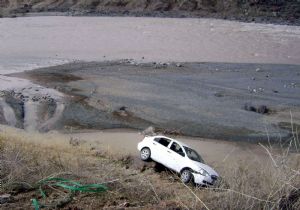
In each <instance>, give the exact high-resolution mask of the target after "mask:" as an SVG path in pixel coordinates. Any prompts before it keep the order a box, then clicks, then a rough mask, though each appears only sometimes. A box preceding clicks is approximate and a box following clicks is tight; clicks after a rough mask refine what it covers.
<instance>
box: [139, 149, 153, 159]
mask: <svg viewBox="0 0 300 210" xmlns="http://www.w3.org/2000/svg"><path fill="white" fill-rule="evenodd" d="M140 157H141V159H142V160H143V161H149V160H150V158H151V151H150V149H149V148H148V147H145V148H143V149H142V150H141V153H140Z"/></svg>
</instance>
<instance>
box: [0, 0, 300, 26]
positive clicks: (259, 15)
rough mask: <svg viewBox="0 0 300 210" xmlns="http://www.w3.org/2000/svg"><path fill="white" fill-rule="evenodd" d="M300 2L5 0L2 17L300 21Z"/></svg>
mask: <svg viewBox="0 0 300 210" xmlns="http://www.w3.org/2000/svg"><path fill="white" fill-rule="evenodd" d="M299 8H300V3H299V1H297V0H292V1H237V0H230V1H228V0H225V1H224V0H222V1H221V0H214V1H201V0H192V1H186V0H178V1H174V0H169V1H165V0H147V1H145V0H142V1H141V0H125V1H124V0H115V1H106V0H102V1H87V0H79V1H67V2H53V1H49V0H46V1H39V0H38V1H15V0H11V1H4V2H2V4H1V8H0V17H2V16H3V17H16V16H28V15H34V14H35V13H37V14H39V13H41V14H43V13H48V14H49V13H50V14H54V15H55V13H60V14H64V15H72V16H125V17H126V16H135V17H137V16H138V17H173V18H183V17H189V18H191V17H192V18H203V17H205V18H219V19H229V20H238V21H244V22H256V23H275V24H291V25H299V24H300V18H299V17H300V11H299Z"/></svg>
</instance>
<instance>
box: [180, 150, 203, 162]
mask: <svg viewBox="0 0 300 210" xmlns="http://www.w3.org/2000/svg"><path fill="white" fill-rule="evenodd" d="M184 150H185V152H186V154H187V156H188V157H189V158H190V159H191V160H193V161H197V162H200V163H204V161H203V159H202V157H201V156H200V155H199V154H198V153H197V152H196V151H195V150H193V149H191V148H188V147H184Z"/></svg>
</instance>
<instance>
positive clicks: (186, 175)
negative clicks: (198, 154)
mask: <svg viewBox="0 0 300 210" xmlns="http://www.w3.org/2000/svg"><path fill="white" fill-rule="evenodd" d="M180 179H181V181H182V182H183V183H185V184H188V183H190V182H191V181H192V180H193V174H192V172H191V170H189V169H184V170H183V171H182V172H181V175H180Z"/></svg>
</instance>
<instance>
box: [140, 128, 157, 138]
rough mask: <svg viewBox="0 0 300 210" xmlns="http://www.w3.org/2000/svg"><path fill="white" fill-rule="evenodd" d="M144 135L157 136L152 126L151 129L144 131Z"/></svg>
mask: <svg viewBox="0 0 300 210" xmlns="http://www.w3.org/2000/svg"><path fill="white" fill-rule="evenodd" d="M142 134H143V135H145V136H154V135H155V134H156V133H155V128H154V127H153V126H150V127H148V128H146V129H145V130H143V132H142Z"/></svg>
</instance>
